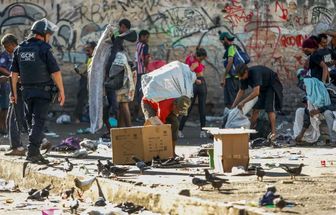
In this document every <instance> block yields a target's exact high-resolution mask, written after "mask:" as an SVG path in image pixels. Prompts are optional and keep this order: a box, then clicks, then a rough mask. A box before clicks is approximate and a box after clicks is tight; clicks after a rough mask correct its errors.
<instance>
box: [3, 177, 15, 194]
mask: <svg viewBox="0 0 336 215" xmlns="http://www.w3.org/2000/svg"><path fill="white" fill-rule="evenodd" d="M0 191H1V192H17V191H19V189H18V186H17V185H15V182H14V181H13V180H9V181H6V180H3V179H0Z"/></svg>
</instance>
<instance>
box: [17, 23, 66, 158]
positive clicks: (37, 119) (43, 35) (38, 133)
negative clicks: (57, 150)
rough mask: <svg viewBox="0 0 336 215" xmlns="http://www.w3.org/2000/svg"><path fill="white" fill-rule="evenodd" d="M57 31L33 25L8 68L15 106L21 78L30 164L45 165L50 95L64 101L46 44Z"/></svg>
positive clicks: (52, 26)
mask: <svg viewBox="0 0 336 215" xmlns="http://www.w3.org/2000/svg"><path fill="white" fill-rule="evenodd" d="M56 30H57V26H56V25H55V24H53V23H52V22H50V21H48V20H47V19H45V18H44V19H41V20H38V21H36V22H35V23H34V24H33V25H32V27H31V34H30V36H29V37H28V39H27V40H25V41H23V42H22V43H21V44H20V45H19V46H18V47H17V48H16V49H15V51H14V58H13V63H12V66H11V76H12V87H13V96H12V97H11V100H12V101H13V102H15V103H16V102H17V91H18V89H17V82H18V81H19V77H20V81H21V85H22V96H23V99H24V102H25V105H26V107H27V110H26V113H25V117H26V120H27V124H28V126H29V145H28V154H27V158H26V160H28V161H30V162H32V163H43V164H46V163H48V160H46V159H45V158H44V157H43V156H42V155H41V153H40V145H41V142H42V139H43V137H44V134H43V128H44V124H45V120H46V118H47V115H48V109H49V105H50V103H51V101H52V98H53V95H54V94H55V95H56V92H57V91H58V101H59V103H60V105H61V106H63V104H64V99H65V97H64V87H63V81H62V75H61V72H60V68H59V66H58V64H57V62H56V59H55V57H54V56H53V54H52V52H51V46H50V45H49V44H48V42H49V40H50V37H51V35H52V34H53V33H54V32H55V31H56ZM55 85H56V87H55ZM56 89H57V90H56Z"/></svg>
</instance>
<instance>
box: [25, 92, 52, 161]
mask: <svg viewBox="0 0 336 215" xmlns="http://www.w3.org/2000/svg"><path fill="white" fill-rule="evenodd" d="M24 102H25V106H26V109H25V117H26V120H27V124H28V129H29V145H28V157H31V156H36V155H39V154H40V145H41V143H42V139H43V138H44V125H45V122H46V119H47V117H48V111H49V105H50V99H45V98H39V97H33V98H28V99H25V101H24Z"/></svg>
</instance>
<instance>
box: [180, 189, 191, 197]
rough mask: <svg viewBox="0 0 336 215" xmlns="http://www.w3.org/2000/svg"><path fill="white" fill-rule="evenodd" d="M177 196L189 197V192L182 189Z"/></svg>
mask: <svg viewBox="0 0 336 215" xmlns="http://www.w3.org/2000/svg"><path fill="white" fill-rule="evenodd" d="M178 194H179V195H181V196H190V190H188V189H183V190H181V191H180V192H179V193H178Z"/></svg>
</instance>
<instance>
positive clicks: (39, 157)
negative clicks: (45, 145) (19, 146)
mask: <svg viewBox="0 0 336 215" xmlns="http://www.w3.org/2000/svg"><path fill="white" fill-rule="evenodd" d="M26 160H27V161H29V162H31V163H36V164H48V163H49V161H48V160H47V159H45V158H44V157H43V156H42V155H41V154H39V155H35V156H27V157H26Z"/></svg>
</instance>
